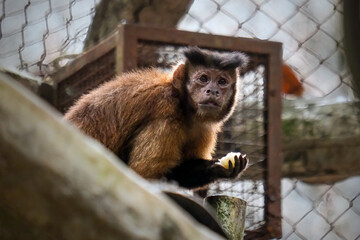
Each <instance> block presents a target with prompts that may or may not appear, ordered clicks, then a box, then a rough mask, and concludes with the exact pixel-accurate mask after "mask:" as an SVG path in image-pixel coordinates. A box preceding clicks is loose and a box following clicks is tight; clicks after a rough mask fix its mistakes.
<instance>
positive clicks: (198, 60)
mask: <svg viewBox="0 0 360 240" xmlns="http://www.w3.org/2000/svg"><path fill="white" fill-rule="evenodd" d="M184 55H185V57H186V58H187V60H188V61H189V62H190V63H191V64H192V65H195V66H197V65H198V66H206V67H215V68H218V69H221V70H231V69H235V68H238V67H239V68H244V67H245V66H246V65H247V63H248V61H249V60H248V57H247V56H246V55H245V54H244V53H241V52H230V53H221V52H216V51H209V50H204V49H200V48H198V47H189V48H187V49H186V50H185V51H184Z"/></svg>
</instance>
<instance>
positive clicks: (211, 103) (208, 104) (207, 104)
mask: <svg viewBox="0 0 360 240" xmlns="http://www.w3.org/2000/svg"><path fill="white" fill-rule="evenodd" d="M199 104H200V106H205V107H220V104H219V103H217V102H216V101H214V100H206V101H203V102H200V103H199Z"/></svg>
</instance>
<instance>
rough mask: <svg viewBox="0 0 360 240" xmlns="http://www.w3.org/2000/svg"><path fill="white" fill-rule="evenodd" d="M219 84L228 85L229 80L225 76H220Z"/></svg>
mask: <svg viewBox="0 0 360 240" xmlns="http://www.w3.org/2000/svg"><path fill="white" fill-rule="evenodd" d="M218 84H219V85H226V84H227V81H226V79H225V78H220V79H219V81H218Z"/></svg>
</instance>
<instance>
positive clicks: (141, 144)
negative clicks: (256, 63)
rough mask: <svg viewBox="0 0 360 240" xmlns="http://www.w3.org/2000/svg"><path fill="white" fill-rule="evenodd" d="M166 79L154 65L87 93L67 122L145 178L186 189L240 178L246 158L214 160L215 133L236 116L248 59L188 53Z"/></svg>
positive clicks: (238, 55) (232, 155)
mask: <svg viewBox="0 0 360 240" xmlns="http://www.w3.org/2000/svg"><path fill="white" fill-rule="evenodd" d="M184 55H185V57H186V59H185V62H184V63H183V64H179V65H178V66H177V67H176V68H175V70H174V71H173V73H171V74H169V73H166V72H163V71H161V70H159V69H155V68H150V69H145V70H138V71H134V72H130V73H125V74H122V75H120V76H118V77H115V79H113V80H112V81H109V82H106V83H104V84H102V85H101V86H99V87H98V88H96V89H94V90H92V91H91V92H89V93H88V94H85V95H83V96H82V97H80V99H79V100H78V101H77V102H76V103H75V104H74V105H73V106H72V107H71V108H70V109H69V110H68V112H67V113H66V114H65V119H67V120H68V121H70V122H71V123H73V124H74V125H76V126H77V127H78V128H79V129H81V130H82V131H83V132H85V133H86V134H87V135H89V136H91V137H93V138H95V139H96V140H98V141H99V142H101V143H102V144H104V145H105V146H106V147H107V148H108V149H110V150H111V151H113V152H114V153H116V154H117V155H118V156H119V157H120V158H121V159H122V160H123V161H124V162H125V163H127V164H128V166H129V167H130V168H131V169H133V170H134V171H135V172H136V173H138V174H139V175H141V176H142V177H144V178H147V179H160V178H163V177H165V178H167V179H169V180H175V181H176V182H178V184H179V185H180V186H182V187H185V188H201V187H203V186H206V185H207V184H209V183H211V182H213V181H216V180H218V179H236V178H238V177H239V176H240V174H241V172H243V171H244V170H245V168H246V167H247V164H248V159H247V158H246V156H245V155H242V154H240V153H230V154H228V155H227V156H226V157H224V158H222V159H220V160H217V159H212V155H213V154H214V150H215V146H216V140H217V134H218V133H219V131H220V130H221V127H222V125H223V123H224V121H226V120H227V119H228V118H229V117H230V115H231V114H232V112H233V110H234V107H235V104H236V96H237V87H238V85H239V84H238V75H239V70H240V69H241V68H243V67H244V66H245V65H246V64H247V61H248V60H247V57H246V56H245V55H244V54H242V53H239V52H233V53H219V52H211V51H208V50H201V49H199V48H197V47H191V48H187V49H186V50H185V51H184Z"/></svg>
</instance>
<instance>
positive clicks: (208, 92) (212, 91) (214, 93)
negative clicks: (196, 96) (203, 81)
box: [205, 89, 219, 97]
mask: <svg viewBox="0 0 360 240" xmlns="http://www.w3.org/2000/svg"><path fill="white" fill-rule="evenodd" d="M205 92H206V94H208V95H214V96H216V97H218V96H219V91H218V90H214V89H207V90H206V91H205Z"/></svg>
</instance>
